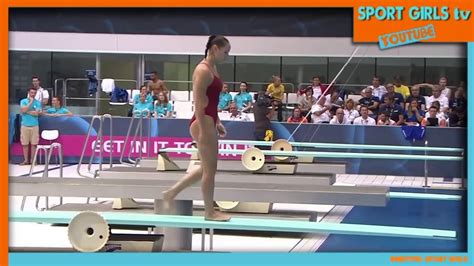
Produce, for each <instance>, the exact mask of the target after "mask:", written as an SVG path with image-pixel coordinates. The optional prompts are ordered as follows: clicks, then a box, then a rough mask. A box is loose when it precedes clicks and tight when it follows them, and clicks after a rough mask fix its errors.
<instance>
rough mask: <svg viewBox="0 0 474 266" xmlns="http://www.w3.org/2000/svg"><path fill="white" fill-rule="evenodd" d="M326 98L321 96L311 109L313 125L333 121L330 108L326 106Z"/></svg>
mask: <svg viewBox="0 0 474 266" xmlns="http://www.w3.org/2000/svg"><path fill="white" fill-rule="evenodd" d="M325 103H326V97H324V96H322V95H320V96H319V99H318V101H317V102H316V104H315V105H313V107H312V108H311V114H312V117H311V120H312V122H313V124H319V123H329V120H331V114H330V113H329V107H328V106H325V105H324V104H325Z"/></svg>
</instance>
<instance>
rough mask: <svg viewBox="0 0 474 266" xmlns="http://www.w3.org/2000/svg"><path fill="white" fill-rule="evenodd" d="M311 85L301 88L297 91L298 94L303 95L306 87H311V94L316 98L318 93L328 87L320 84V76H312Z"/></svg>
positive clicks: (323, 91) (322, 92) (320, 93)
mask: <svg viewBox="0 0 474 266" xmlns="http://www.w3.org/2000/svg"><path fill="white" fill-rule="evenodd" d="M311 83H312V84H311V85H310V86H308V87H306V88H304V89H301V90H300V91H299V94H300V95H304V94H305V93H306V91H307V90H308V89H311V90H312V91H313V96H314V97H315V98H316V99H317V98H318V97H319V95H322V94H324V93H325V92H326V90H327V89H328V87H327V86H326V85H323V84H321V78H320V77H319V76H314V77H313V78H312V79H311Z"/></svg>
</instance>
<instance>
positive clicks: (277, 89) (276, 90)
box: [267, 76, 285, 122]
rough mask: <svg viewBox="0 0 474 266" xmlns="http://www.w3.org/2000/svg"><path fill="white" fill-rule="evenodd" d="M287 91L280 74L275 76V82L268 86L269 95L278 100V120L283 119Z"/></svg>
mask: <svg viewBox="0 0 474 266" xmlns="http://www.w3.org/2000/svg"><path fill="white" fill-rule="evenodd" d="M284 93H285V86H284V85H283V84H281V78H280V77H279V76H273V83H271V84H269V85H268V87H267V95H268V96H270V97H271V98H272V99H273V100H274V101H277V102H278V109H277V112H278V122H281V121H282V120H283V104H282V102H283V95H284Z"/></svg>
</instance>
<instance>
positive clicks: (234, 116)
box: [229, 102, 250, 121]
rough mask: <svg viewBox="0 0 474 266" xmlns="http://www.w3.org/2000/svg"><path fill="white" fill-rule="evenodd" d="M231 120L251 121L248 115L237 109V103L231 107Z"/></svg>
mask: <svg viewBox="0 0 474 266" xmlns="http://www.w3.org/2000/svg"><path fill="white" fill-rule="evenodd" d="M229 114H230V116H229V120H237V121H250V118H249V117H248V115H247V114H246V113H244V112H241V111H239V110H238V109H237V104H236V103H234V102H233V103H231V104H230V105H229Z"/></svg>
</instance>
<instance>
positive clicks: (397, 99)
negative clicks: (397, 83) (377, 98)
mask: <svg viewBox="0 0 474 266" xmlns="http://www.w3.org/2000/svg"><path fill="white" fill-rule="evenodd" d="M388 95H392V96H393V102H394V103H396V104H398V105H400V106H401V107H402V108H403V109H405V100H404V98H403V95H402V94H400V93H398V92H395V87H394V86H393V84H392V83H388V84H387V93H385V94H384V95H383V96H382V101H381V103H384V102H385V97H386V96H388Z"/></svg>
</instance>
